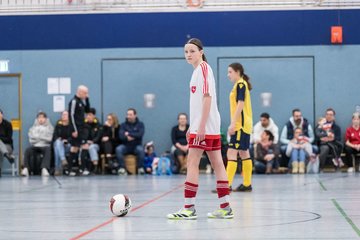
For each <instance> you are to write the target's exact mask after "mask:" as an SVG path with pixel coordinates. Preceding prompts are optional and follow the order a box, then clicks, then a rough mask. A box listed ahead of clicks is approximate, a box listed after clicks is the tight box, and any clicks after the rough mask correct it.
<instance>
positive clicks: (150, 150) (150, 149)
mask: <svg viewBox="0 0 360 240" xmlns="http://www.w3.org/2000/svg"><path fill="white" fill-rule="evenodd" d="M154 150H155V149H154V143H153V142H152V141H151V142H148V143H147V144H145V158H144V168H145V173H148V174H152V171H153V169H152V165H153V162H154V159H155V158H156V153H155V151H154Z"/></svg>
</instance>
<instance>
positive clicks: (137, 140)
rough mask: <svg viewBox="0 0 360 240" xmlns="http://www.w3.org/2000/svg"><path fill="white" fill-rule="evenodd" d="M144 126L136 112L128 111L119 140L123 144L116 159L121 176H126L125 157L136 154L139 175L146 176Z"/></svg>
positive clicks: (117, 152)
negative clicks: (143, 140)
mask: <svg viewBox="0 0 360 240" xmlns="http://www.w3.org/2000/svg"><path fill="white" fill-rule="evenodd" d="M144 132H145V127H144V124H143V123H142V122H141V121H140V120H139V119H138V117H137V115H136V110H135V109H133V108H129V109H128V110H127V116H126V121H125V122H124V123H122V124H121V125H120V130H119V138H120V141H121V142H122V144H120V145H119V146H118V147H117V148H116V158H117V160H118V162H119V170H118V174H119V175H126V174H127V172H126V170H125V161H124V156H125V155H126V154H135V155H136V156H137V167H138V173H139V174H144V173H145V171H144V149H143V146H142V138H143V136H144Z"/></svg>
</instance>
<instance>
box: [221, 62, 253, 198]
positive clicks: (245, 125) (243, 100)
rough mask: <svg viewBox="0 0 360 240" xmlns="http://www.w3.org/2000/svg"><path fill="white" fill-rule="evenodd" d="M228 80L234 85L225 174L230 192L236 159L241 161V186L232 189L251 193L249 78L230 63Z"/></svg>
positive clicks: (239, 66)
mask: <svg viewBox="0 0 360 240" xmlns="http://www.w3.org/2000/svg"><path fill="white" fill-rule="evenodd" d="M228 78H229V79H230V81H231V82H233V83H234V87H233V89H232V90H231V92H230V96H229V100H230V115H231V123H230V126H229V128H228V133H229V135H230V142H229V148H228V151H227V158H228V164H227V168H226V172H227V175H228V180H229V187H230V190H231V189H232V188H231V186H232V182H233V179H234V176H235V173H236V169H237V157H238V154H239V155H240V158H241V161H242V175H243V184H241V185H240V186H238V187H237V188H235V189H233V191H239V192H251V191H252V186H251V175H252V168H253V164H252V160H251V158H250V152H249V145H250V134H251V132H252V125H253V120H252V108H251V98H250V90H251V88H252V87H251V84H250V82H249V77H248V76H247V75H246V74H245V73H244V68H243V66H242V65H241V64H240V63H232V64H230V65H229V67H228Z"/></svg>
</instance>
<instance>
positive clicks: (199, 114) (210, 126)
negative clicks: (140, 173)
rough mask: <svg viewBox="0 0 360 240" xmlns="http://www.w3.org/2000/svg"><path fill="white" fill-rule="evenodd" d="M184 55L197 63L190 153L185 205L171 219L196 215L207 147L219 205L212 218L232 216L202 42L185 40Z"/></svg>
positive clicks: (212, 85)
mask: <svg viewBox="0 0 360 240" xmlns="http://www.w3.org/2000/svg"><path fill="white" fill-rule="evenodd" d="M185 58H186V61H187V62H188V63H189V64H192V65H193V67H194V72H193V74H192V77H191V81H190V127H189V130H188V134H187V135H188V141H189V154H188V162H187V175H186V182H185V191H184V195H185V205H184V207H183V208H182V209H181V210H180V211H178V212H176V213H172V214H168V215H167V217H168V218H169V219H196V218H197V215H196V211H195V198H196V193H197V190H198V183H199V163H200V158H201V156H202V154H203V152H204V151H206V152H207V155H208V157H209V159H210V162H211V165H212V167H213V168H214V170H215V175H216V180H217V184H216V189H217V192H218V197H219V200H220V208H219V209H217V210H215V211H214V212H212V213H208V217H209V218H233V217H234V215H233V213H232V210H231V208H230V205H229V185H228V184H229V183H228V180H227V176H226V170H225V167H224V164H223V161H222V157H221V152H220V151H221V141H220V140H221V139H220V114H219V111H218V108H217V104H216V90H215V79H214V75H213V72H212V69H211V67H210V66H209V64H208V63H207V62H206V58H205V55H204V50H203V45H202V43H201V41H200V40H199V39H196V38H192V39H190V40H189V41H188V42H187V43H186V44H185Z"/></svg>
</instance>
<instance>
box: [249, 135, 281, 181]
mask: <svg viewBox="0 0 360 240" xmlns="http://www.w3.org/2000/svg"><path fill="white" fill-rule="evenodd" d="M278 156H279V146H278V145H277V144H275V143H274V135H273V134H272V132H271V131H270V130H264V131H263V133H262V134H261V139H260V141H259V142H258V144H257V147H256V159H255V171H256V172H257V173H266V174H270V173H273V172H277V170H278V168H279V163H278Z"/></svg>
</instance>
